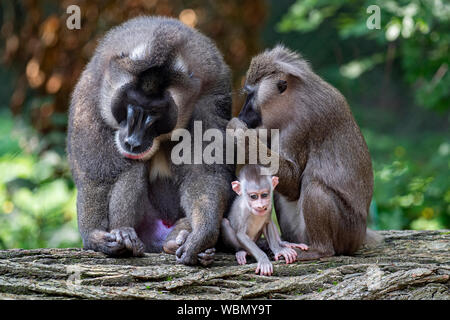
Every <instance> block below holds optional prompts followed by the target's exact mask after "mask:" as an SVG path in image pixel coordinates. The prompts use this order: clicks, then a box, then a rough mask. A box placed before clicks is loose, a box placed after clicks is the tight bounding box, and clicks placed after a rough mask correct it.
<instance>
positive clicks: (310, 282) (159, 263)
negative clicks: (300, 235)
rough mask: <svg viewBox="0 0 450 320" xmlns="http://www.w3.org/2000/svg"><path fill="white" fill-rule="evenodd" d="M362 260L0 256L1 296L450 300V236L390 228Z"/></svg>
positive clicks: (65, 252)
mask: <svg viewBox="0 0 450 320" xmlns="http://www.w3.org/2000/svg"><path fill="white" fill-rule="evenodd" d="M379 233H380V234H382V235H383V236H384V238H385V240H384V243H382V244H380V245H379V246H377V247H376V248H363V249H361V250H360V251H358V252H357V254H355V255H354V256H337V257H331V258H327V259H322V260H320V261H310V262H297V263H294V264H290V265H286V264H284V262H283V261H280V262H275V263H274V275H273V276H271V277H261V276H258V275H255V274H254V270H255V268H256V264H255V263H252V264H248V265H245V266H238V265H237V264H236V262H235V259H234V256H233V255H228V254H218V255H217V256H216V261H215V262H214V264H213V266H212V267H210V268H201V267H187V266H183V265H178V264H176V263H175V257H174V256H171V255H167V254H146V255H145V257H143V258H120V259H114V258H108V257H106V256H105V255H103V254H101V253H97V252H93V251H84V250H81V249H37V250H20V249H14V250H5V251H0V299H446V300H449V299H450V290H449V289H450V280H449V278H450V232H449V230H441V231H382V232H379Z"/></svg>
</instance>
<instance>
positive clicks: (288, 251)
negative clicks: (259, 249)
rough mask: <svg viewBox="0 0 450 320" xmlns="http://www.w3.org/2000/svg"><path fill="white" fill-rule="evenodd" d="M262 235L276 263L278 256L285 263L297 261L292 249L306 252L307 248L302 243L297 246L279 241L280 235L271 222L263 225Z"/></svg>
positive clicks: (295, 253)
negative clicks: (282, 258) (281, 257)
mask: <svg viewBox="0 0 450 320" xmlns="http://www.w3.org/2000/svg"><path fill="white" fill-rule="evenodd" d="M263 233H264V237H265V238H266V239H267V242H268V243H269V247H270V250H272V252H273V253H274V255H275V260H277V261H278V258H279V257H280V256H283V257H284V260H286V263H293V262H295V260H296V259H297V252H296V251H295V250H294V249H292V248H300V249H302V250H308V246H307V245H305V244H303V243H299V244H297V243H290V242H285V241H281V238H280V233H279V232H278V229H277V227H276V225H275V223H274V222H273V221H272V220H270V221H269V222H268V223H267V224H266V225H265V227H264V229H263Z"/></svg>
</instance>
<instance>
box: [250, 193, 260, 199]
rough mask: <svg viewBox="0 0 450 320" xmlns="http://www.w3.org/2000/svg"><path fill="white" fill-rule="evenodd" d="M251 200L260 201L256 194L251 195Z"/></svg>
mask: <svg viewBox="0 0 450 320" xmlns="http://www.w3.org/2000/svg"><path fill="white" fill-rule="evenodd" d="M250 198H252V200H258V195H256V194H251V195H250Z"/></svg>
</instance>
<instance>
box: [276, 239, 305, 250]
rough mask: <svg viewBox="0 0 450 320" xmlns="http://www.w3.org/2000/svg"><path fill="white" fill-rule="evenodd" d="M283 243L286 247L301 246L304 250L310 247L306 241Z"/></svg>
mask: <svg viewBox="0 0 450 320" xmlns="http://www.w3.org/2000/svg"><path fill="white" fill-rule="evenodd" d="M281 245H282V246H283V247H285V248H299V249H301V250H304V251H305V250H308V249H309V247H308V246H307V245H306V244H304V243H291V242H286V241H282V243H281Z"/></svg>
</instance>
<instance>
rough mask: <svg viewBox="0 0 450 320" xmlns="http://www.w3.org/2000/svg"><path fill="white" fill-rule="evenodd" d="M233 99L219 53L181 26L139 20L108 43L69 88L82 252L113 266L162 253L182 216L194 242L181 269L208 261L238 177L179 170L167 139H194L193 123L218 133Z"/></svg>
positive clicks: (212, 169) (197, 168) (218, 169)
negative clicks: (180, 134) (100, 255)
mask: <svg viewBox="0 0 450 320" xmlns="http://www.w3.org/2000/svg"><path fill="white" fill-rule="evenodd" d="M230 91H231V89H230V73H229V69H228V67H227V66H226V64H225V63H224V61H223V58H222V56H221V54H220V53H219V52H218V50H217V48H216V47H215V45H214V44H213V43H212V42H211V41H210V40H209V39H208V38H206V37H205V36H203V35H201V34H200V33H199V32H197V31H195V30H194V29H191V28H189V27H186V26H185V25H183V24H182V23H181V22H179V21H177V20H174V19H167V18H160V17H153V18H151V17H140V18H136V19H133V20H130V21H128V22H126V23H124V24H122V25H121V26H119V27H116V28H114V29H112V30H111V31H110V32H108V33H107V35H106V36H105V37H104V39H103V40H102V41H101V42H100V44H99V46H98V48H97V50H96V53H95V55H94V56H93V57H92V59H91V61H90V62H89V64H88V65H87V67H86V69H85V71H84V72H83V74H82V76H81V79H80V80H79V82H78V84H77V86H76V88H75V91H74V93H73V97H72V102H71V107H70V116H69V128H68V141H67V143H68V147H67V151H68V158H69V162H70V165H71V169H72V174H73V177H74V180H75V183H76V185H77V188H78V198H77V211H78V226H79V230H80V233H81V236H82V239H83V245H84V248H86V249H93V250H97V251H101V252H104V253H106V254H108V255H113V256H120V255H134V256H139V255H142V254H143V253H144V251H146V252H161V249H162V247H163V245H164V241H165V239H166V238H167V235H168V234H169V233H170V231H171V230H172V229H173V225H175V224H176V223H177V221H179V220H180V218H182V217H184V216H186V218H185V219H183V220H182V221H183V223H186V221H187V223H188V228H186V229H189V230H190V231H191V230H192V232H189V233H188V234H186V233H183V234H184V235H186V237H184V238H183V242H182V243H180V244H179V245H178V247H177V248H175V249H177V251H176V254H177V258H178V261H180V262H182V263H185V264H195V263H197V262H201V263H202V261H203V262H206V263H205V264H207V263H210V262H211V261H212V260H211V257H210V254H214V252H213V250H210V248H212V247H213V246H214V245H215V243H216V241H217V238H218V235H219V228H220V220H221V218H222V215H223V213H224V212H225V211H226V210H227V207H228V204H229V202H230V197H231V196H232V194H231V191H230V190H229V187H228V186H229V184H230V182H231V180H232V178H233V176H234V168H233V166H226V165H205V164H195V165H189V164H184V165H177V166H175V165H173V163H172V162H171V161H170V159H171V158H170V156H171V150H172V147H173V146H174V142H171V141H170V137H171V133H172V132H173V130H174V129H177V128H187V129H188V130H189V131H190V132H192V128H193V122H194V121H197V120H198V121H202V126H203V128H204V129H208V128H218V129H220V130H224V128H225V126H226V124H227V121H228V120H229V118H230V108H231V98H230ZM193 140H194V139H192V141H193ZM193 149H194V148H192V150H193ZM175 229H176V231H177V233H178V232H179V231H180V228H175ZM205 252H206V256H208V257H207V258H205V259H204V257H205Z"/></svg>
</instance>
